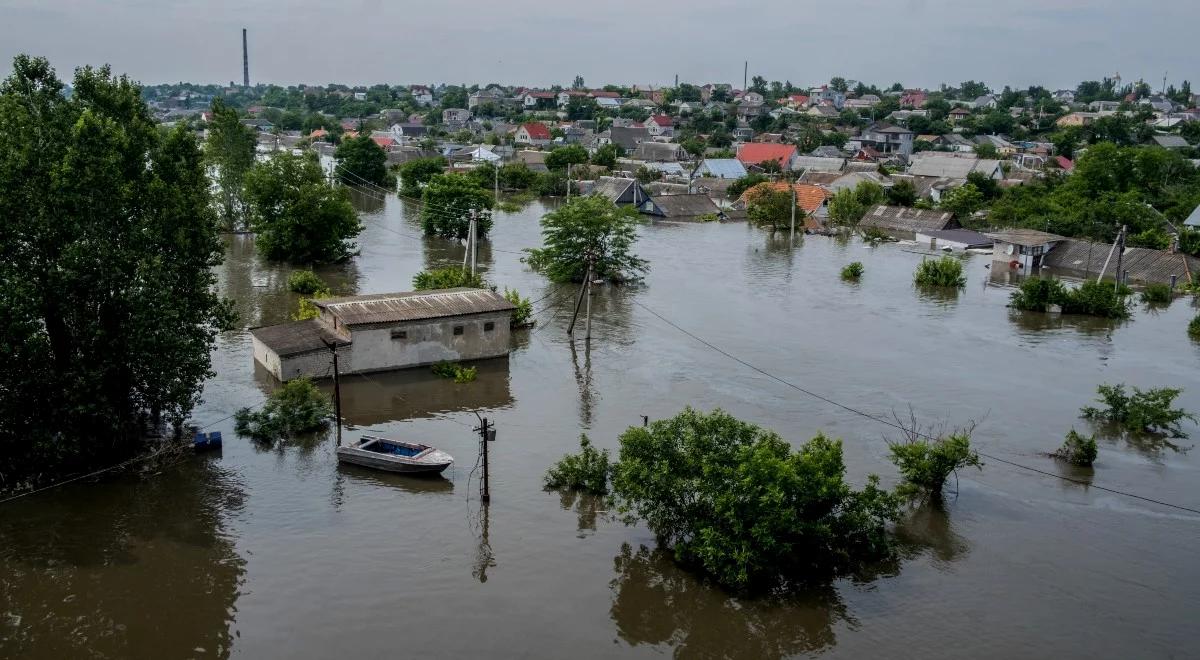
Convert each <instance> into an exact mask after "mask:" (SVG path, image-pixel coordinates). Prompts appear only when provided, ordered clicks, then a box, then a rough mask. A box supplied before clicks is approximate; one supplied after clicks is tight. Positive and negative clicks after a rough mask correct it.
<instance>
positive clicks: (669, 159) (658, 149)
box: [632, 142, 688, 163]
mask: <svg viewBox="0 0 1200 660" xmlns="http://www.w3.org/2000/svg"><path fill="white" fill-rule="evenodd" d="M632 157H633V158H635V159H637V160H643V161H649V162H657V163H674V162H677V161H680V160H686V159H687V157H688V153H687V151H685V150H684V148H683V147H681V146H679V145H678V144H675V143H673V142H643V143H641V144H639V145H638V147H637V149H634V151H633V154H632Z"/></svg>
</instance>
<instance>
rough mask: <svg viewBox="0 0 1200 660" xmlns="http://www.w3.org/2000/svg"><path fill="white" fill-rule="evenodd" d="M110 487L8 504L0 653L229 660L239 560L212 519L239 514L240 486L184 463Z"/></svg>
mask: <svg viewBox="0 0 1200 660" xmlns="http://www.w3.org/2000/svg"><path fill="white" fill-rule="evenodd" d="M118 483H119V485H120V486H122V487H119V488H117V487H111V486H112V484H109V487H106V488H99V487H97V486H96V485H94V484H91V483H83V484H81V485H79V486H78V487H71V488H64V489H61V490H59V491H51V492H48V493H45V494H42V495H39V496H38V498H36V499H35V498H30V499H29V501H28V503H24V502H22V503H14V504H10V505H8V506H9V507H10V508H9V510H7V511H5V515H4V516H3V517H2V518H0V584H3V589H0V610H2V611H3V612H4V613H5V617H6V620H5V621H3V622H0V656H2V657H8V658H18V657H20V658H31V659H39V658H53V659H56V660H57V659H59V658H81V657H110V658H183V657H213V658H225V657H228V656H229V654H230V647H231V643H232V641H233V634H232V633H231V631H230V625H231V623H232V621H233V614H234V609H235V608H234V603H235V601H236V600H237V598H238V596H239V589H240V586H241V582H242V575H243V572H244V568H243V567H244V561H243V560H242V558H241V557H239V556H237V554H236V553H235V551H234V547H233V543H232V542H231V541H230V539H229V537H228V536H227V533H226V531H225V526H226V522H225V518H224V515H223V512H224V511H236V510H239V509H240V508H241V507H242V503H243V497H244V496H243V493H242V490H241V487H240V485H239V484H237V483H236V482H235V481H234V480H233V479H232V478H231V477H230V475H229V474H226V473H225V472H224V471H222V470H221V469H220V468H219V467H217V464H216V463H214V462H211V461H208V460H193V459H189V460H188V461H187V462H186V463H183V464H180V465H175V466H171V467H169V468H167V469H166V470H165V471H164V473H163V474H159V475H155V476H153V477H151V478H147V479H145V480H142V479H138V478H133V477H127V478H123V479H121V480H120V481H119V482H118ZM9 626H11V627H9Z"/></svg>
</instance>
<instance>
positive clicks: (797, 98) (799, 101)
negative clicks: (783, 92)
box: [788, 94, 808, 105]
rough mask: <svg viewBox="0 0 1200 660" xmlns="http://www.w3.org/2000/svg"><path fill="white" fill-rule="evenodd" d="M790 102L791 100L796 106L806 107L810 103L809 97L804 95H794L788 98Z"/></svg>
mask: <svg viewBox="0 0 1200 660" xmlns="http://www.w3.org/2000/svg"><path fill="white" fill-rule="evenodd" d="M788 100H790V101H791V102H792V103H795V104H796V105H804V104H806V103H808V97H807V96H805V95H804V94H792V95H791V96H789V97H788Z"/></svg>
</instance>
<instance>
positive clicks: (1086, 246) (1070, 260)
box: [1042, 238, 1200, 285]
mask: <svg viewBox="0 0 1200 660" xmlns="http://www.w3.org/2000/svg"><path fill="white" fill-rule="evenodd" d="M1112 247H1113V246H1112V245H1111V244H1108V243H1090V242H1088V241H1085V240H1080V239H1074V238H1067V239H1063V240H1062V241H1060V242H1059V243H1058V244H1057V245H1054V246H1053V249H1050V250H1048V251H1047V252H1046V254H1045V256H1044V257H1043V258H1042V268H1043V269H1045V270H1052V271H1055V273H1056V274H1059V273H1061V274H1062V275H1067V276H1071V277H1081V278H1082V277H1091V278H1095V277H1096V276H1097V275H1098V274H1099V272H1100V269H1101V268H1104V262H1105V261H1108V254H1109V252H1110V251H1111V250H1112ZM1115 270H1116V259H1113V260H1111V261H1109V264H1108V270H1107V271H1106V272H1105V278H1106V279H1108V278H1112V279H1115V278H1116V275H1117V274H1116V272H1115ZM1121 270H1122V273H1121V276H1122V277H1123V278H1125V279H1126V281H1128V282H1130V283H1137V284H1152V283H1157V284H1168V285H1172V284H1186V283H1187V281H1188V278H1189V277H1194V276H1195V274H1196V273H1197V272H1200V259H1197V258H1196V257H1193V256H1191V255H1187V254H1184V253H1182V252H1177V251H1176V252H1173V251H1171V250H1155V249H1152V248H1143V247H1129V248H1125V253H1124V254H1123V255H1122V258H1121Z"/></svg>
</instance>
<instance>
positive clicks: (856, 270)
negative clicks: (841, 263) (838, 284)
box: [842, 261, 863, 280]
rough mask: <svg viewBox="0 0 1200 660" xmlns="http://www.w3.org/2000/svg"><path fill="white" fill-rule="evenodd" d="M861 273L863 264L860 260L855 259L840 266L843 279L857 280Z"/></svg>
mask: <svg viewBox="0 0 1200 660" xmlns="http://www.w3.org/2000/svg"><path fill="white" fill-rule="evenodd" d="M862 274H863V265H862V262H861V261H855V262H853V263H849V264H846V266H845V267H844V268H842V279H843V280H857V279H858V278H860V277H862Z"/></svg>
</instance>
